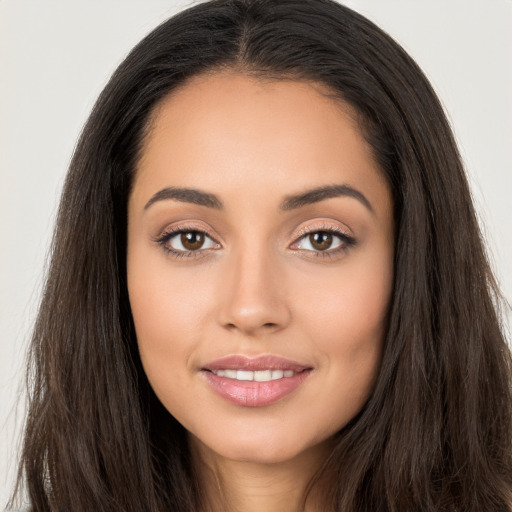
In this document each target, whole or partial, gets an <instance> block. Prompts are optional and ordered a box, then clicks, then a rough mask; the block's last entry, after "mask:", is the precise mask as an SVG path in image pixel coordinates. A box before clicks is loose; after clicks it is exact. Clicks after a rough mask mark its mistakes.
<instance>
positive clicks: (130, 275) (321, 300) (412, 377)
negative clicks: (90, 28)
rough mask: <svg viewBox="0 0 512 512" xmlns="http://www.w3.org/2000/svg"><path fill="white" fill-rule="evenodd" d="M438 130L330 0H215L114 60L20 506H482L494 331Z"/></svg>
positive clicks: (50, 303) (368, 39) (417, 84)
mask: <svg viewBox="0 0 512 512" xmlns="http://www.w3.org/2000/svg"><path fill="white" fill-rule="evenodd" d="M497 296H498V295H497V290H496V287H495V285H494V281H493V278H492V274H491V272H490V270H489V267H488V264H487V262H486V259H485V256H484V250H483V245H482V241H481V239H480V234H479V231H478V227H477V223H476V220H475V215H474V211H473V207H472V204H471V200H470V196H469V192H468V187H467V183H466V179H465V176H464V173H463V169H462V166H461V163H460V158H459V156H458V153H457V149H456V146H455V143H454V141H453V137H452V134H451V132H450V129H449V127H448V124H447V122H446V119H445V116H444V113H443V110H442V108H441V106H440V105H439V102H438V100H437V99H436V97H435V95H434V93H433V92H432V90H431V88H430V86H429V84H428V82H427V81H426V79H425V78H424V76H423V75H422V73H421V71H420V70H419V69H418V68H417V66H416V65H415V64H414V62H413V61H412V60H411V59H410V58H409V57H408V56H407V55H406V54H405V53H404V52H403V50H401V48H400V47H398V46H397V45H396V43H394V42H393V41H392V40H390V38H389V37H388V36H386V35H385V34H383V33H382V32H381V31H380V30H379V29H378V28H377V27H375V26H374V25H373V24H371V23H370V22H369V21H367V20H365V19H364V18H362V17H361V16H359V15H357V14H355V13H354V12H352V11H350V10H349V9H347V8H345V7H343V6H341V5H339V4H337V3H334V2H330V1H326V0H308V1H303V0H301V1H298V0H280V1H277V2H276V1H270V0H254V1H241V0H240V1H236V0H232V1H228V0H218V1H214V2H208V3H204V4H200V5H197V6H195V7H193V8H191V9H189V10H187V11H184V12H183V13H181V14H179V15H178V16H176V17H174V18H172V19H171V20H169V21H168V22H166V23H164V24H163V25H161V26H160V27H159V28H157V29H156V30H155V31H154V32H152V33H151V34H150V35H149V36H148V37H147V38H145V39H144V40H143V41H142V42H141V43H140V44H139V45H138V46H137V47H136V48H135V49H134V50H133V51H132V53H131V54H130V55H129V56H128V57H127V59H126V60H125V62H124V63H123V64H122V65H121V66H120V67H119V69H118V70H117V72H116V73H115V74H114V76H113V77H112V79H111V81H110V82H109V84H108V85H107V87H106V88H105V90H104V92H103V93H102V95H101V96H100V99H99V100H98V103H97V105H96V107H95V108H94V111H93V113H92V115H91V117H90V119H89V121H88V123H87V125H86V127H85V129H84V132H83V135H82V137H81V140H80V142H79V145H78V147H77V150H76V153H75V156H74V158H73V161H72V163H71V166H70V171H69V175H68V178H67V181H66V185H65V189H64V193H63V197H62V202H61V207H60V213H59V219H58V224H57V231H56V235H55V241H54V251H53V255H52V265H51V269H50V273H49V278H48V282H47V286H46V290H45V295H44V298H43V303H42V306H41V310H40V314H39V317H38V321H37V325H36V328H35V331H34V338H33V369H34V387H33V390H32V399H31V405H30V412H29V418H28V423H27V428H26V435H25V445H24V451H23V456H22V464H23V471H24V475H25V479H26V482H27V485H28V489H29V494H30V499H31V502H32V506H33V509H34V510H73V511H75V510H84V511H85V510H102V511H103V510H105V511H107V510H116V511H117V510H133V511H140V510H155V511H156V510H179V511H182V510H184V511H186V510H190V511H195V510H200V511H210V510H212V511H220V510H243V511H251V510H269V511H270V510H289V511H296V510H307V511H350V512H352V511H361V512H362V511H370V510H379V511H397V512H400V511H411V510H414V511H416V510H425V511H440V510H446V511H462V510H464V511H472V510H474V511H477V510H478V511H482V510H485V511H487V510H489V511H491V510H492V511H498V510H503V511H505V510H510V502H511V496H510V494H511V488H512V482H511V476H510V469H511V459H510V457H511V424H510V423H511V396H510V356H509V352H508V349H507V346H506V343H505V340H504V337H503V334H502V332H501V331H500V325H499V319H498V317H497V314H496V310H495V303H496V299H497Z"/></svg>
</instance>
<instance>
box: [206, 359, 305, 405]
mask: <svg viewBox="0 0 512 512" xmlns="http://www.w3.org/2000/svg"><path fill="white" fill-rule="evenodd" d="M202 371H203V374H204V376H205V378H206V380H207V382H208V384H209V385H210V386H211V388H212V390H213V391H215V392H216V393H217V394H218V395H220V396H221V397H223V398H224V399H226V400H228V401H229V402H231V403H234V404H236V405H242V406H245V407H262V406H265V405H270V404H272V403H274V402H276V401H278V400H280V399H281V398H284V397H285V396H287V395H289V394H290V393H292V392H293V391H294V390H295V389H297V388H298V387H299V386H300V385H301V384H302V383H303V382H304V380H305V379H306V378H307V377H308V376H309V374H310V373H311V371H312V368H311V367H308V366H305V365H302V364H300V363H297V362H295V361H290V360H288V359H284V358H281V357H275V356H261V357H257V358H249V357H245V356H229V357H225V358H222V359H218V360H216V361H213V362H212V363H209V364H207V365H206V366H205V367H204V368H202Z"/></svg>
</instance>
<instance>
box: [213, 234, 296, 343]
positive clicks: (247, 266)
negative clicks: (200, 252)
mask: <svg viewBox="0 0 512 512" xmlns="http://www.w3.org/2000/svg"><path fill="white" fill-rule="evenodd" d="M277 259H278V258H277V257H276V255H273V254H272V251H271V250H270V247H269V246H268V245H262V244H257V243H254V241H252V242H248V243H246V244H243V245H240V246H239V247H237V248H234V249H233V251H232V253H231V254H230V255H229V258H228V261H227V262H226V265H227V273H228V274H229V277H228V279H227V282H226V283H225V284H226V288H225V290H224V294H223V297H224V299H223V301H222V304H221V308H220V321H221V323H222V324H223V325H224V326H226V327H228V328H231V329H238V330H240V331H243V332H245V333H246V334H253V333H254V332H255V331H258V330H265V331H266V330H269V329H270V330H278V329H280V328H282V327H284V326H285V325H286V324H287V323H288V321H289V316H290V315H289V309H288V305H287V304H286V300H285V293H284V292H285V290H284V289H283V282H282V281H283V279H282V278H281V277H282V274H281V273H280V272H279V263H278V261H277Z"/></svg>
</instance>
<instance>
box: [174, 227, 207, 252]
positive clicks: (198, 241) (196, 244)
mask: <svg viewBox="0 0 512 512" xmlns="http://www.w3.org/2000/svg"><path fill="white" fill-rule="evenodd" d="M180 240H181V244H182V245H183V247H184V248H185V249H186V250H187V251H196V250H197V249H200V248H201V247H202V245H203V244H204V233H201V232H199V231H186V232H183V233H181V237H180Z"/></svg>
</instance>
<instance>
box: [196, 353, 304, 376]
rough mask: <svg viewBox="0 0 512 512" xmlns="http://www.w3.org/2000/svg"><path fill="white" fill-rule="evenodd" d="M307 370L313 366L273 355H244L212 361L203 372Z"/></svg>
mask: <svg viewBox="0 0 512 512" xmlns="http://www.w3.org/2000/svg"><path fill="white" fill-rule="evenodd" d="M307 369H311V366H307V365H304V364H300V363H298V362H296V361H292V360H290V359H285V358H284V357H278V356H272V355H265V356H259V357H247V356H242V355H234V356H227V357H223V358H221V359H217V360H215V361H212V362H211V363H208V364H207V365H205V366H204V367H203V370H209V371H211V372H215V371H218V370H247V371H261V370H292V371H294V372H301V371H303V370H307Z"/></svg>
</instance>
